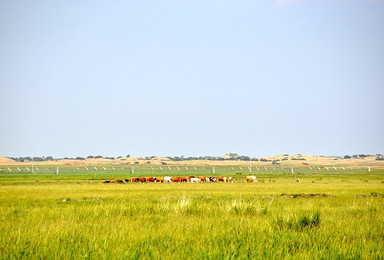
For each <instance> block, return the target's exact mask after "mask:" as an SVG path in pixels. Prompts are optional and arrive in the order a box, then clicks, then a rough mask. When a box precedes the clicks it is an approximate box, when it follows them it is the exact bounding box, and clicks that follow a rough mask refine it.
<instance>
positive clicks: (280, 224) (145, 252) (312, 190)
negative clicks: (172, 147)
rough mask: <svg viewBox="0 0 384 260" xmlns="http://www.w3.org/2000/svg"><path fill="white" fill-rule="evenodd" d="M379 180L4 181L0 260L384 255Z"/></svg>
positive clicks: (383, 209) (0, 193) (383, 212)
mask: <svg viewBox="0 0 384 260" xmlns="http://www.w3.org/2000/svg"><path fill="white" fill-rule="evenodd" d="M316 178H317V177H316ZM383 179H384V178H383V176H381V175H377V176H373V177H371V178H370V179H369V182H368V183H366V182H363V181H361V182H358V181H357V180H356V179H348V178H347V182H351V183H352V184H353V185H349V184H348V183H347V184H346V183H345V181H340V180H338V179H337V178H331V177H328V178H327V183H323V182H321V183H320V182H317V180H316V179H315V178H312V177H311V178H305V177H301V181H302V183H297V182H296V181H295V180H291V178H279V179H275V180H276V181H275V182H265V183H257V184H246V183H235V184H219V183H206V184H128V185H103V184H98V183H96V182H95V183H88V182H86V181H82V182H80V183H79V184H76V183H57V184H55V183H53V184H52V183H45V184H44V180H41V181H40V182H39V183H30V184H18V183H17V182H15V183H14V184H13V185H9V183H8V182H7V185H1V187H0V220H1V221H0V258H1V259H4V258H5V259H23V258H24V259H27V258H28V259H30V258H47V259H70V258H102V259H110V258H119V259H120V258H133V259H135V258H161V259H164V258H172V259H199V258H205V259H206V258H214V259H217V258H220V259H222V258H224V259H228V258H242V259H246V258H247V259H248V258H300V259H301V258H311V259H312V258H329V259H334V258H353V259H356V258H365V259H376V258H380V257H382V256H383V255H384V203H383V202H384V198H383V197H382V196H380V194H384V186H383V183H382V180H383ZM323 180H324V178H323ZM323 180H322V181H323ZM312 181H315V183H313V182H312ZM303 184H304V185H303ZM295 194H328V195H332V196H329V197H322V196H317V197H316V196H312V197H311V196H293V195H295ZM377 194H379V195H377ZM357 195H358V196H357Z"/></svg>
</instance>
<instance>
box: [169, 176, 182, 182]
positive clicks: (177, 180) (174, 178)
mask: <svg viewBox="0 0 384 260" xmlns="http://www.w3.org/2000/svg"><path fill="white" fill-rule="evenodd" d="M171 182H180V177H172V178H171Z"/></svg>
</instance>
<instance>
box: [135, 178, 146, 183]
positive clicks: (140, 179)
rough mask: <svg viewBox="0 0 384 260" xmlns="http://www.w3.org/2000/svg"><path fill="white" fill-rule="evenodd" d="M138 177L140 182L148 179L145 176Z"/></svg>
mask: <svg viewBox="0 0 384 260" xmlns="http://www.w3.org/2000/svg"><path fill="white" fill-rule="evenodd" d="M137 179H138V180H139V182H141V183H144V182H146V181H147V179H146V178H145V177H138V178H137Z"/></svg>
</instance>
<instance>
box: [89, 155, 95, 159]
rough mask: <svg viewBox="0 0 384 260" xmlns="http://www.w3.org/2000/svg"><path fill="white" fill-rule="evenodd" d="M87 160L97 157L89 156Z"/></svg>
mask: <svg viewBox="0 0 384 260" xmlns="http://www.w3.org/2000/svg"><path fill="white" fill-rule="evenodd" d="M87 158H88V159H93V158H95V156H93V155H88V156H87Z"/></svg>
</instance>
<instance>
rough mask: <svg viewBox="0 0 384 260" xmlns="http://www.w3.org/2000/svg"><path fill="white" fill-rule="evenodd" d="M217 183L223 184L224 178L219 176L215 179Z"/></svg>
mask: <svg viewBox="0 0 384 260" xmlns="http://www.w3.org/2000/svg"><path fill="white" fill-rule="evenodd" d="M217 181H218V182H225V180H224V177H223V176H219V177H218V178H217Z"/></svg>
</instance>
